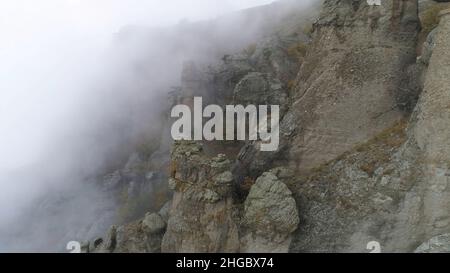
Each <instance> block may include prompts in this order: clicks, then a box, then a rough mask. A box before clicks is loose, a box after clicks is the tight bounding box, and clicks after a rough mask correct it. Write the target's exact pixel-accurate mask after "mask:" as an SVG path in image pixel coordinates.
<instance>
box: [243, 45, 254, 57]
mask: <svg viewBox="0 0 450 273" xmlns="http://www.w3.org/2000/svg"><path fill="white" fill-rule="evenodd" d="M255 51H256V44H251V45H249V46H248V47H247V48H246V49H244V54H245V55H247V56H248V57H251V56H252V55H253V54H254V53H255Z"/></svg>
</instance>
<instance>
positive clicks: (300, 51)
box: [287, 43, 308, 61]
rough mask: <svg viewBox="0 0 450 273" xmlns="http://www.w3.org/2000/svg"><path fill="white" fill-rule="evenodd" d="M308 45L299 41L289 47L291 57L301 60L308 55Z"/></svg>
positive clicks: (288, 52)
mask: <svg viewBox="0 0 450 273" xmlns="http://www.w3.org/2000/svg"><path fill="white" fill-rule="evenodd" d="M307 49H308V46H307V45H306V44H305V43H297V44H295V45H292V46H290V47H289V48H288V49H287V54H288V56H289V57H290V58H292V59H295V60H298V61H301V60H303V58H304V57H305V56H306V51H307Z"/></svg>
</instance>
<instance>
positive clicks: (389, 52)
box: [90, 0, 450, 252]
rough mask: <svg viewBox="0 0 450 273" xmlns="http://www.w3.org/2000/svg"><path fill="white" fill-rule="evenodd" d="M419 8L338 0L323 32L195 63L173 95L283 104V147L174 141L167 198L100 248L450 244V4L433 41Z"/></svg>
mask: <svg viewBox="0 0 450 273" xmlns="http://www.w3.org/2000/svg"><path fill="white" fill-rule="evenodd" d="M428 2H429V1H428ZM422 4H423V3H422ZM434 5H435V3H430V5H422V9H425V8H426V9H429V8H430V6H431V7H434ZM419 11H420V12H421V13H422V12H423V10H419V6H418V1H413V0H403V1H401V0H385V1H380V3H378V1H354V0H345V1H337V0H326V1H324V4H323V8H322V12H321V13H320V15H319V16H318V19H317V20H316V22H315V23H314V26H313V30H312V33H304V32H298V31H297V32H294V33H292V32H288V33H286V32H280V33H281V34H280V33H278V35H274V36H272V37H271V38H269V39H267V40H265V41H263V42H261V43H259V44H257V45H254V46H251V47H250V48H249V49H247V50H245V51H244V52H243V53H241V54H236V55H230V56H225V57H224V58H223V61H224V62H223V64H222V65H220V66H217V67H213V68H208V69H203V68H198V67H196V66H195V65H194V64H192V63H191V64H189V65H187V66H186V67H185V73H184V77H183V82H184V84H183V87H182V88H180V89H179V90H178V92H175V93H174V97H175V99H174V103H175V102H176V103H180V102H183V103H186V104H188V105H189V104H190V100H191V99H192V97H193V96H196V95H202V96H204V101H206V102H205V103H216V104H219V105H225V104H250V103H251V104H279V105H280V107H281V113H282V122H281V143H280V149H279V150H278V151H277V152H273V153H270V152H261V151H259V149H258V145H259V143H258V142H257V141H252V142H246V143H237V142H236V143H229V142H223V143H222V142H214V143H211V142H188V141H180V142H176V143H174V145H173V147H172V153H171V158H170V166H169V167H168V169H169V171H168V176H169V178H168V185H169V187H170V191H171V192H172V193H173V197H172V198H170V200H169V202H168V203H167V204H166V206H164V208H163V209H162V210H161V211H160V212H159V213H157V214H149V215H147V216H146V217H145V218H144V219H143V220H140V221H137V222H135V223H133V224H130V225H125V226H122V227H118V228H116V227H114V228H113V229H112V231H111V232H110V234H109V235H108V236H107V238H106V239H105V240H101V241H97V245H94V247H92V244H91V247H90V250H91V251H116V252H121V251H125V252H126V251H147V252H148V251H150V252H158V251H161V250H162V251H163V252H287V251H292V252H316V251H323V252H361V251H367V249H366V246H367V243H369V242H370V241H376V242H379V243H380V245H381V248H382V251H384V252H411V251H414V250H415V249H416V248H417V247H419V245H420V247H419V248H417V251H425V252H426V251H437V250H439V251H450V244H448V241H449V240H448V233H450V218H449V217H450V214H449V212H450V203H449V202H450V201H449V200H450V196H449V189H448V188H449V185H448V183H449V182H450V180H449V177H450V165H449V164H450V158H449V155H450V127H449V126H448V124H450V111H449V110H450V101H449V98H450V94H449V92H450V91H449V87H448V86H449V84H450V82H449V79H450V70H449V69H448V68H449V67H450V59H449V58H450V55H449V53H448V52H449V49H450V48H449V47H450V42H449V41H450V37H449V33H450V16H449V15H448V13H446V12H443V13H442V16H441V20H440V23H439V26H438V27H437V28H436V29H435V30H433V31H432V32H431V33H430V34H429V35H428V32H429V30H427V35H428V39H426V42H425V43H424V45H423V46H422V44H421V42H420V43H419V42H418V39H417V38H418V35H419V32H420V25H421V23H420V20H419ZM422 21H423V20H422ZM304 24H305V22H301V23H299V25H298V26H297V29H300V28H302V27H303V26H304ZM422 25H423V23H422ZM294 29H295V28H294ZM424 29H426V28H424ZM421 35H424V34H423V31H422V32H421ZM418 48H419V49H420V50H419V51H418V50H417V49H418ZM422 48H423V49H422ZM417 52H419V53H420V54H419V55H421V57H420V58H417ZM422 89H423V90H422ZM127 230H128V231H129V232H126V231H127ZM119 231H121V233H120V232H119ZM119 233H120V234H122V235H121V237H120V236H118V234H119ZM435 236H437V237H435ZM430 239H431V240H430ZM427 240H430V241H427ZM111 242H113V243H111ZM130 242H131V243H130ZM422 243H423V244H422ZM130 244H131V245H130ZM421 244H422V245H421ZM124 245H125V246H126V247H124Z"/></svg>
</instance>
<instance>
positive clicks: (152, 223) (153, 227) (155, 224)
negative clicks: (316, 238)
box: [142, 213, 166, 234]
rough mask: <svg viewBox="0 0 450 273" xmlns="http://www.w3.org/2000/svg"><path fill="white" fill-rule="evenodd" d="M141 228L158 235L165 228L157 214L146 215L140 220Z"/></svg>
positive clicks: (162, 220)
mask: <svg viewBox="0 0 450 273" xmlns="http://www.w3.org/2000/svg"><path fill="white" fill-rule="evenodd" d="M142 226H143V227H144V229H146V231H147V232H149V233H151V234H154V233H160V232H162V231H163V230H164V229H165V228H166V223H165V222H164V219H163V218H162V217H161V215H159V214H157V213H147V214H146V215H145V217H144V220H142Z"/></svg>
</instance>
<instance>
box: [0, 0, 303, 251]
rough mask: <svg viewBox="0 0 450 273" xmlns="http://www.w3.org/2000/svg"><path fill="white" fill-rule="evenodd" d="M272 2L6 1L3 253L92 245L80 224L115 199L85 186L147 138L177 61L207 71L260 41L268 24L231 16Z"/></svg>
mask: <svg viewBox="0 0 450 273" xmlns="http://www.w3.org/2000/svg"><path fill="white" fill-rule="evenodd" d="M271 2H272V0H189V1H185V0H166V1H159V0H145V1H144V0H127V1H125V0H90V1H88V0H40V1H32V0H2V1H1V2H0V35H1V36H0V60H1V62H0V152H1V156H0V251H58V250H61V249H64V245H63V244H62V243H61V242H64V240H70V239H71V238H74V239H76V238H77V237H84V236H86V237H88V236H93V235H97V234H94V233H95V232H94V231H92V230H91V231H89V230H88V229H89V228H86V225H88V224H89V223H90V222H91V221H93V220H94V219H95V218H96V217H98V212H99V211H100V212H101V210H102V209H103V208H104V207H108V203H110V202H112V201H111V200H107V199H106V198H105V197H104V196H103V195H102V193H101V191H100V190H99V189H97V188H96V186H95V183H84V182H85V181H86V180H89V179H92V177H94V176H96V175H99V174H101V173H103V172H105V171H106V170H107V169H108V168H110V167H111V166H113V165H114V164H115V163H116V161H118V158H121V156H123V155H125V154H127V152H129V150H130V149H132V147H133V143H134V140H135V139H136V138H137V137H138V136H139V135H140V134H146V133H148V132H152V126H154V124H157V123H158V120H157V119H158V118H159V117H156V113H158V111H160V110H162V108H161V107H162V106H164V105H163V103H162V102H164V100H165V97H166V94H167V92H168V91H169V90H170V87H171V86H174V85H177V84H179V83H178V81H179V78H180V71H181V64H182V63H183V61H186V60H189V59H196V60H198V61H202V62H213V61H214V60H216V59H217V60H218V57H219V55H220V54H224V53H226V52H229V51H233V50H237V49H239V48H243V47H244V46H245V45H246V44H248V43H250V42H251V41H252V40H255V39H257V37H259V36H260V35H262V32H261V26H262V24H263V22H265V21H266V19H267V18H252V20H251V23H249V22H248V18H247V19H245V21H243V20H244V19H242V18H240V17H233V16H230V15H229V14H232V13H233V12H235V11H237V10H241V9H245V8H249V7H254V6H259V5H264V4H268V3H271ZM296 2H297V3H299V2H302V3H303V2H305V3H306V1H296ZM223 16H225V17H223ZM217 17H220V18H222V19H221V20H218V21H214V22H216V23H215V24H211V23H210V21H208V20H212V19H214V18H217ZM197 21H200V23H193V22H197ZM244 23H245V26H246V28H245V31H242V30H240V29H241V24H244ZM211 25H213V26H211ZM211 33H214V35H211ZM212 37H214V39H213V38H212ZM48 196H51V201H48ZM55 200H56V201H55ZM36 204H38V207H35V205H36ZM30 206H31V209H30ZM52 210H55V211H57V212H55V213H53V214H52V213H49V211H50V212H51V211H52ZM42 212H44V213H42ZM94 212H95V213H94ZM96 213H97V214H96ZM62 214H63V215H64V216H65V217H61V215H62ZM49 215H53V216H49ZM111 221H112V220H111V219H105V222H104V226H107V225H108V224H111V223H110V222H111ZM102 228H103V227H98V228H97V229H96V231H98V230H100V231H101V230H102ZM91 229H92V227H91ZM55 230H57V232H54V231H55ZM92 232H94V233H92ZM51 234H53V235H54V236H53V235H51Z"/></svg>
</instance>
